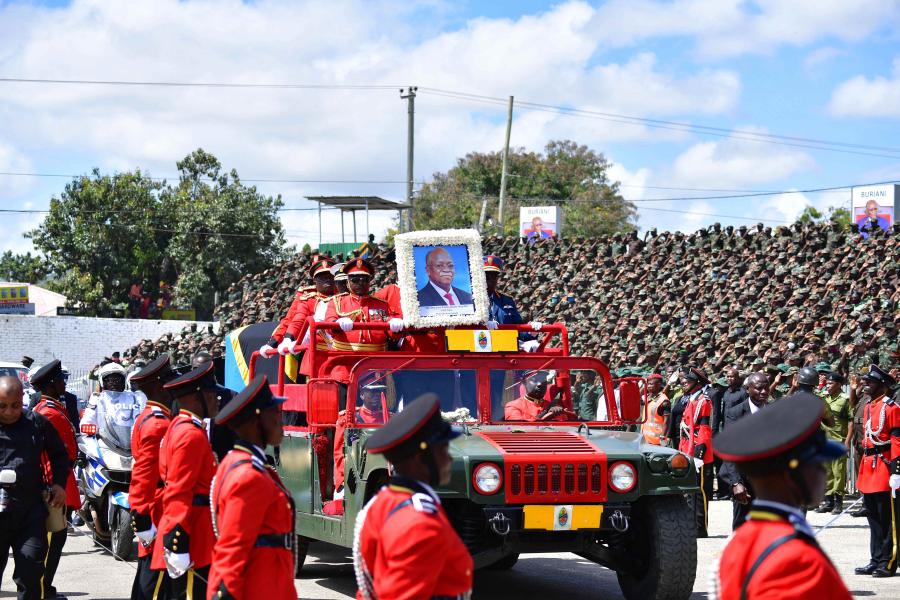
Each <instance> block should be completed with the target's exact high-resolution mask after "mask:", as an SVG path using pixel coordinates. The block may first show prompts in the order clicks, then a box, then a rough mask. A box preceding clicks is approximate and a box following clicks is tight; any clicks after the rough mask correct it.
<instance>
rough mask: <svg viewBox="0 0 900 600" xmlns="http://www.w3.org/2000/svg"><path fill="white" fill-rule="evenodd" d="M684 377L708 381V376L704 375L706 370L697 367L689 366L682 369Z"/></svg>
mask: <svg viewBox="0 0 900 600" xmlns="http://www.w3.org/2000/svg"><path fill="white" fill-rule="evenodd" d="M684 377H685V379H689V380H691V381H697V382H700V383H709V377H707V376H706V372H704V371H703V369H698V368H697V367H689V368H687V369H685V370H684Z"/></svg>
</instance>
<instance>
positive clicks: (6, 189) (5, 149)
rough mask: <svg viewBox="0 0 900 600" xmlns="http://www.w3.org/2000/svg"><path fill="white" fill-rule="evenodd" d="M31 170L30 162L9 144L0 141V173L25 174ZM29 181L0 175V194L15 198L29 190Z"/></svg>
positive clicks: (23, 178) (24, 178)
mask: <svg viewBox="0 0 900 600" xmlns="http://www.w3.org/2000/svg"><path fill="white" fill-rule="evenodd" d="M30 170H31V161H30V160H28V157H27V156H25V155H24V154H22V152H21V151H19V150H17V149H16V148H14V147H13V146H12V145H11V144H8V143H4V142H3V141H2V140H0V173H27V172H29V171H30ZM30 183H31V182H30V181H29V179H28V178H26V177H15V176H12V175H0V194H4V195H9V196H15V195H18V194H21V193H23V192H25V191H26V190H28V189H29V187H30Z"/></svg>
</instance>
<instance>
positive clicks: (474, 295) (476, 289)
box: [394, 230, 487, 327]
mask: <svg viewBox="0 0 900 600" xmlns="http://www.w3.org/2000/svg"><path fill="white" fill-rule="evenodd" d="M394 244H395V250H396V255H397V276H398V279H399V286H400V302H401V306H402V308H403V319H404V321H405V322H406V323H407V324H410V325H413V326H416V327H428V326H450V325H468V324H475V323H481V322H483V321H484V320H485V319H486V315H487V287H486V285H485V279H484V271H483V269H481V268H478V267H479V266H480V265H481V261H482V258H481V256H482V253H481V238H480V236H479V235H478V232H476V231H474V230H444V231H416V232H411V233H407V234H401V235H398V236H397V237H396V238H395V242H394Z"/></svg>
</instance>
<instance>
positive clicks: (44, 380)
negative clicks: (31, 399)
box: [30, 359, 63, 389]
mask: <svg viewBox="0 0 900 600" xmlns="http://www.w3.org/2000/svg"><path fill="white" fill-rule="evenodd" d="M62 375H63V372H62V363H61V362H60V361H59V360H58V359H54V360H51V361H50V362H48V363H47V364H46V365H44V366H43V367H41V368H40V369H38V370H37V371H35V372H34V375H32V376H31V377H30V381H31V385H33V386H34V387H36V388H37V389H41V387H43V386H45V385H47V384H49V383H53V382H54V381H55V380H57V379H61V378H62Z"/></svg>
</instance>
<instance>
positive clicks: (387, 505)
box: [353, 394, 473, 600]
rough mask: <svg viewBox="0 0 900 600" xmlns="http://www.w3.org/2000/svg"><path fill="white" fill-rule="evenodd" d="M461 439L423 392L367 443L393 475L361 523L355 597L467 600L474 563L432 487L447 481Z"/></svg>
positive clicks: (355, 543)
mask: <svg viewBox="0 0 900 600" xmlns="http://www.w3.org/2000/svg"><path fill="white" fill-rule="evenodd" d="M458 435H459V432H458V431H456V430H455V429H453V428H452V427H451V426H450V425H449V424H448V423H447V422H445V421H444V420H443V419H442V418H441V414H440V404H439V403H438V399H437V396H435V395H434V394H425V395H423V396H420V397H419V398H417V399H416V400H414V401H413V402H411V403H409V404H408V405H407V406H406V408H405V409H404V410H403V411H402V412H400V413H398V414H397V415H395V416H394V417H392V418H391V420H390V421H388V423H387V425H385V426H384V427H382V428H381V429H379V430H378V431H376V432H375V433H374V434H372V437H370V438H369V440H368V443H367V449H368V451H369V452H371V453H373V454H382V453H383V454H384V455H385V457H386V458H387V459H388V461H390V463H391V464H392V465H393V467H394V476H393V477H392V478H391V480H390V482H389V483H388V485H387V486H385V487H383V488H382V489H381V491H379V492H378V494H376V495H375V497H374V498H372V500H371V501H369V503H368V504H367V505H366V506H365V508H363V510H362V511H361V512H360V514H359V515H358V516H357V518H356V532H355V535H354V540H353V566H354V568H355V571H356V581H357V585H358V586H359V590H358V591H357V593H356V597H357V598H359V599H365V600H374V599H376V598H381V599H382V600H388V599H390V598H400V597H403V598H432V597H436V596H439V597H443V598H468V597H469V594H470V593H471V591H472V570H473V563H472V557H471V556H470V555H469V551H468V550H467V549H466V547H465V545H464V544H463V543H462V540H460V539H459V536H458V535H457V534H456V532H455V531H454V530H453V527H452V526H451V525H450V521H449V520H448V519H447V513H445V512H444V509H443V508H442V507H441V501H440V499H439V498H438V496H437V494H436V493H435V491H434V490H433V489H432V488H431V486H434V485H446V484H447V483H449V481H450V467H451V464H452V462H451V458H450V451H449V442H450V440H452V439H453V438H455V437H457V436H458Z"/></svg>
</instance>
